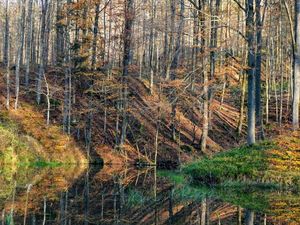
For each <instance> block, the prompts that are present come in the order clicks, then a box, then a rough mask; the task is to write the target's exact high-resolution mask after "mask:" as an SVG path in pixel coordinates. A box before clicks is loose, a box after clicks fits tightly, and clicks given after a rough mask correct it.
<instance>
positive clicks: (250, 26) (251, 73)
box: [245, 0, 255, 145]
mask: <svg viewBox="0 0 300 225" xmlns="http://www.w3.org/2000/svg"><path fill="white" fill-rule="evenodd" d="M245 8H246V38H247V42H248V70H247V74H248V130H247V142H248V144H249V145H252V144H254V143H255V42H254V10H253V0H246V7H245Z"/></svg>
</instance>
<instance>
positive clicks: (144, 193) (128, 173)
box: [0, 165, 300, 225]
mask: <svg viewBox="0 0 300 225" xmlns="http://www.w3.org/2000/svg"><path fill="white" fill-rule="evenodd" d="M170 177H171V178H170ZM0 209H1V212H0V213H1V215H0V221H1V223H0V224H24V225H26V224H28V225H35V224H37V225H44V224H61V225H71V224H75V225H76V224H85V225H88V224H143V225H146V224H174V225H177V224H178V225H181V224H198V225H208V224H210V225H214V224H216V225H232V224H237V225H242V224H247V225H254V224H300V195H299V193H297V192H293V191H278V190H275V189H274V190H272V189H264V188H251V187H245V186H244V187H240V186H236V187H230V188H229V187H228V188H212V187H209V186H202V187H200V186H189V185H187V184H186V182H183V181H182V180H181V178H180V177H176V176H169V175H168V172H165V171H156V169H154V168H145V169H136V168H125V167H123V166H120V165H111V166H109V165H105V166H104V167H103V168H99V167H91V168H89V169H88V170H85V171H82V170H81V169H79V168H77V167H67V168H64V167H56V168H26V169H25V168H24V169H19V170H15V171H4V170H1V171H0Z"/></svg>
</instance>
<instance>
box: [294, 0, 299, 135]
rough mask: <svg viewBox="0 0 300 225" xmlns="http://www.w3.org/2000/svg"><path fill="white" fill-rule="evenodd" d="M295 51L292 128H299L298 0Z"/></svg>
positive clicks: (297, 3) (296, 2) (297, 6)
mask: <svg viewBox="0 0 300 225" xmlns="http://www.w3.org/2000/svg"><path fill="white" fill-rule="evenodd" d="M295 40H296V45H295V53H294V82H293V83H294V85H293V86H294V92H293V128H294V129H295V130H296V129H299V100H300V0H295Z"/></svg>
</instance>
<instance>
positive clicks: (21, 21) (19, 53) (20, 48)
mask: <svg viewBox="0 0 300 225" xmlns="http://www.w3.org/2000/svg"><path fill="white" fill-rule="evenodd" d="M25 12H26V5H25V0H22V1H21V16H20V18H19V39H18V42H19V43H18V51H17V62H16V84H15V87H16V90H15V92H16V101H15V109H17V108H18V104H19V92H20V67H21V63H22V51H23V45H24V37H25V34H24V33H25Z"/></svg>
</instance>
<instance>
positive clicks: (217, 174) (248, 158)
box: [183, 142, 274, 184]
mask: <svg viewBox="0 0 300 225" xmlns="http://www.w3.org/2000/svg"><path fill="white" fill-rule="evenodd" d="M272 147H274V144H273V143H271V142H263V143H260V144H258V145H254V146H251V147H247V146H243V147H240V148H236V149H233V150H230V151H227V152H223V153H220V154H217V155H215V156H214V157H213V158H204V159H202V160H199V161H197V162H194V163H192V164H189V165H187V166H185V167H184V168H183V172H184V173H185V174H187V175H189V176H190V177H192V179H193V180H194V181H195V182H198V183H210V184H220V183H223V182H225V181H228V180H229V181H230V180H243V179H246V180H248V181H249V179H250V180H251V179H253V181H254V182H256V179H257V178H258V177H260V175H261V173H262V172H263V171H265V170H267V162H266V157H265V150H267V149H271V148H272Z"/></svg>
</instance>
